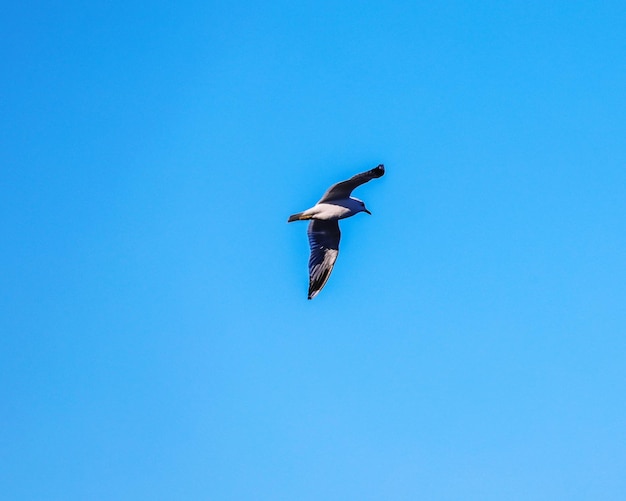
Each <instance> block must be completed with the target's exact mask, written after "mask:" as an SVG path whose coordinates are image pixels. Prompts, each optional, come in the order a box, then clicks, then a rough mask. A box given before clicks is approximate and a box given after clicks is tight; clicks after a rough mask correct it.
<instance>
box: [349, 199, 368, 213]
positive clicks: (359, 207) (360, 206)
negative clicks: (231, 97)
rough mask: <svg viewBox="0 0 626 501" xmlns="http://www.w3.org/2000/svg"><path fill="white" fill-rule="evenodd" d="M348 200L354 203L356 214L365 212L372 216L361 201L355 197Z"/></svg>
mask: <svg viewBox="0 0 626 501" xmlns="http://www.w3.org/2000/svg"><path fill="white" fill-rule="evenodd" d="M350 198H352V200H354V201H355V202H356V212H367V213H368V214H369V215H370V216H371V215H372V213H371V212H370V211H368V210H367V207H365V202H363V200H359V199H358V198H355V197H350Z"/></svg>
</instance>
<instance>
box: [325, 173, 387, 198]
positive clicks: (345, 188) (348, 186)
mask: <svg viewBox="0 0 626 501" xmlns="http://www.w3.org/2000/svg"><path fill="white" fill-rule="evenodd" d="M384 173H385V166H384V165H383V164H380V165H379V166H378V167H375V168H373V169H371V170H368V171H366V172H361V173H360V174H357V175H356V176H352V177H351V178H350V179H348V180H347V181H341V182H340V183H337V184H333V185H332V186H331V187H330V188H328V190H327V191H326V193H324V196H323V197H322V198H321V199H320V201H319V202H317V203H318V204H319V203H322V202H328V201H331V200H341V199H343V198H348V197H349V196H350V193H352V190H354V188H356V187H357V186H361V185H362V184H365V183H367V182H368V181H369V180H371V179H375V178H377V177H381V176H382V175H383V174H384Z"/></svg>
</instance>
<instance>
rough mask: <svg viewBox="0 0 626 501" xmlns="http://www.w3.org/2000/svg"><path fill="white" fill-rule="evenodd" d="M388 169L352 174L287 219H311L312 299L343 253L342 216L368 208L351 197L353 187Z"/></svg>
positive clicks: (310, 279)
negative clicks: (340, 228)
mask: <svg viewBox="0 0 626 501" xmlns="http://www.w3.org/2000/svg"><path fill="white" fill-rule="evenodd" d="M384 173H385V166H384V165H383V164H380V165H379V166H378V167H375V168H373V169H372V170H368V171H367V172H361V173H360V174H357V175H356V176H352V177H351V178H350V179H348V180H347V181H341V182H340V183H337V184H333V185H332V186H331V187H330V188H328V190H327V191H326V193H324V196H323V197H322V198H321V199H320V201H319V202H317V204H315V205H314V206H313V207H311V208H310V209H307V210H305V211H304V212H298V213H297V214H292V215H291V216H289V219H288V220H287V222H288V223H291V222H292V221H304V220H307V219H310V220H311V222H310V223H309V229H308V230H307V235H308V236H309V246H310V247H311V257H310V258H309V299H313V298H314V297H315V296H317V295H318V294H319V292H320V291H321V290H322V288H323V287H324V285H326V282H328V277H330V272H331V271H333V266H334V265H335V261H336V260H337V254H339V239H340V238H341V232H340V231H339V220H340V219H345V218H347V217H350V216H354V215H355V214H358V213H359V212H367V213H368V214H370V215H371V214H372V213H371V212H370V211H368V210H367V208H366V207H365V204H364V203H363V202H362V201H361V200H359V199H358V198H355V197H351V196H350V194H351V193H352V190H354V189H355V188H356V187H358V186H361V185H362V184H365V183H367V182H368V181H369V180H371V179H375V178H377V177H381V176H382V175H383V174H384Z"/></svg>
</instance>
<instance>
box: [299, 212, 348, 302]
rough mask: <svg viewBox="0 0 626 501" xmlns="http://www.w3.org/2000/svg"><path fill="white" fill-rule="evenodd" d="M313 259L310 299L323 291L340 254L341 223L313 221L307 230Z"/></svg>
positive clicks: (311, 262) (310, 274)
mask: <svg viewBox="0 0 626 501" xmlns="http://www.w3.org/2000/svg"><path fill="white" fill-rule="evenodd" d="M307 235H308V236H309V245H310V247H311V257H310V258H309V299H313V298H314V297H315V296H317V294H318V293H319V292H320V291H321V290H322V288H323V287H324V285H326V282H328V277H330V272H331V271H333V266H334V265H335V261H336V260H337V255H338V254H339V239H340V238H341V232H340V231H339V223H338V222H337V221H322V220H319V219H313V220H312V221H311V223H310V224H309V229H308V230H307Z"/></svg>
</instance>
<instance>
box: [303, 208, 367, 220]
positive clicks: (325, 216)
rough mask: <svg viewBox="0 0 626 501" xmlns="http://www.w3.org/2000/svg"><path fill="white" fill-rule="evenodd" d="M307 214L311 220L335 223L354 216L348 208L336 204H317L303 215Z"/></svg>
mask: <svg viewBox="0 0 626 501" xmlns="http://www.w3.org/2000/svg"><path fill="white" fill-rule="evenodd" d="M309 211H310V212H309ZM309 213H310V215H311V216H312V217H313V219H321V220H323V221H335V220H337V219H344V218H346V217H350V216H352V215H354V214H355V212H354V211H352V210H351V209H349V208H348V207H344V206H343V205H337V204H317V205H316V206H314V207H312V208H310V209H309V210H307V211H305V214H309Z"/></svg>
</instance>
